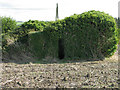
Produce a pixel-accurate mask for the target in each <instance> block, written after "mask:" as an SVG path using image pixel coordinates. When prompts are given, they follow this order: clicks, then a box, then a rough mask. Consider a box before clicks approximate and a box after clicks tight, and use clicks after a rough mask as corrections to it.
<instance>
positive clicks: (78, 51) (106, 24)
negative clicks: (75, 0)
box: [32, 10, 118, 59]
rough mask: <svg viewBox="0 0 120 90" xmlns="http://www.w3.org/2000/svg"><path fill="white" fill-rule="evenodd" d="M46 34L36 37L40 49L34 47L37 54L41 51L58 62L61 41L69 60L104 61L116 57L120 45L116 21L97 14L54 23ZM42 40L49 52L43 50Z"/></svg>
mask: <svg viewBox="0 0 120 90" xmlns="http://www.w3.org/2000/svg"><path fill="white" fill-rule="evenodd" d="M42 33H44V35H45V36H44V35H42V36H41V33H39V35H37V34H36V35H37V36H35V35H34V37H37V39H36V42H37V43H36V45H37V44H38V45H39V46H36V45H35V46H34V48H36V50H35V51H37V50H38V48H39V49H40V48H41V49H40V50H39V51H41V53H42V54H44V55H42V54H41V55H42V56H45V55H48V56H52V57H56V58H58V56H59V55H58V50H59V49H58V46H59V45H58V41H59V39H63V40H64V54H65V55H64V58H67V59H68V58H71V59H78V58H79V59H104V58H105V57H110V56H112V55H113V54H114V52H115V50H116V48H117V43H118V38H117V34H118V30H117V29H116V22H115V20H114V18H113V17H112V16H110V15H108V14H106V13H104V12H100V11H94V10H92V11H88V12H84V13H82V14H78V15H77V14H74V15H72V16H70V17H66V18H65V19H63V20H58V21H55V22H52V23H51V24H49V25H48V26H47V27H45V30H44V31H43V32H42ZM38 36H39V37H38ZM43 36H44V38H43ZM32 39H33V40H34V38H32ZM42 40H44V43H45V42H46V45H47V46H48V47H46V48H47V49H46V50H45V49H44V50H43V49H42V48H44V47H43V46H40V45H43V44H44V43H43V42H42ZM38 42H39V43H38ZM37 54H38V53H37ZM39 54H40V53H39Z"/></svg>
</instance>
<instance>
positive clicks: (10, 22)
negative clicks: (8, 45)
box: [0, 17, 17, 33]
mask: <svg viewBox="0 0 120 90" xmlns="http://www.w3.org/2000/svg"><path fill="white" fill-rule="evenodd" d="M0 18H1V19H0V20H1V21H2V33H7V32H12V31H15V29H16V27H17V25H16V24H17V22H16V21H15V20H14V19H12V18H10V17H0Z"/></svg>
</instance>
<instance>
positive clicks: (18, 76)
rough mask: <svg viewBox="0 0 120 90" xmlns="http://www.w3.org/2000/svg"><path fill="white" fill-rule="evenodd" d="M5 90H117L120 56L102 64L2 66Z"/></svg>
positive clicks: (2, 83) (92, 62) (95, 62)
mask: <svg viewBox="0 0 120 90" xmlns="http://www.w3.org/2000/svg"><path fill="white" fill-rule="evenodd" d="M1 67H2V70H1V71H2V72H1V73H2V75H1V76H2V77H0V79H1V82H0V85H1V87H2V88H118V83H120V79H119V77H118V55H117V54H115V55H114V56H113V57H111V58H107V59H105V60H103V61H79V62H77V61H76V62H71V63H51V64H35V63H31V62H30V63H28V64H17V63H1Z"/></svg>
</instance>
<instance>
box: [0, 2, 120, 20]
mask: <svg viewBox="0 0 120 90" xmlns="http://www.w3.org/2000/svg"><path fill="white" fill-rule="evenodd" d="M119 1H120V0H0V16H10V17H12V18H13V19H15V20H17V21H28V20H29V19H31V20H43V21H51V20H52V21H54V20H55V15H56V3H57V2H58V5H59V19H63V18H65V17H67V16H71V15H73V14H81V13H83V12H86V11H89V10H99V11H104V12H106V13H108V14H109V15H111V16H113V17H118V2H119Z"/></svg>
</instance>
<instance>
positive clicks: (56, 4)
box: [55, 3, 59, 21]
mask: <svg viewBox="0 0 120 90" xmlns="http://www.w3.org/2000/svg"><path fill="white" fill-rule="evenodd" d="M58 18H59V17H58V3H57V4H56V18H55V21H57V20H58Z"/></svg>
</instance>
